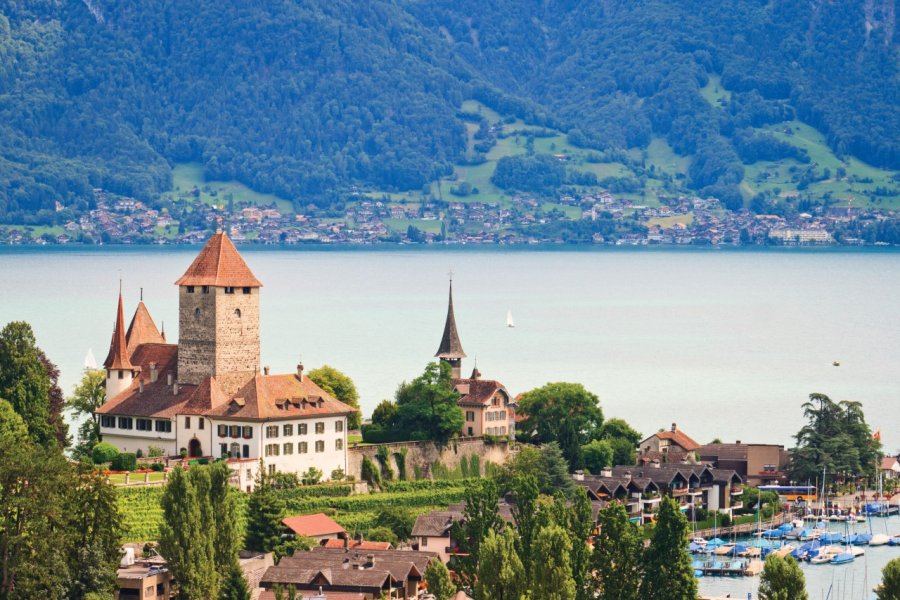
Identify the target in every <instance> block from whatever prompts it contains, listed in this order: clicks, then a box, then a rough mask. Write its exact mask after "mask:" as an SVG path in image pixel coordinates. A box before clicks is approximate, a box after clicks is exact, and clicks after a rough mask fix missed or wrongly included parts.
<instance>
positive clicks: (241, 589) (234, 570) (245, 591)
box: [219, 565, 253, 600]
mask: <svg viewBox="0 0 900 600" xmlns="http://www.w3.org/2000/svg"><path fill="white" fill-rule="evenodd" d="M252 597H253V596H252V595H251V594H250V587H249V586H248V585H247V580H246V579H244V573H243V572H242V571H241V567H240V565H232V566H231V567H230V568H229V569H228V571H227V572H226V573H225V580H224V581H222V591H221V592H220V593H219V599H220V600H250V599H251V598H252Z"/></svg>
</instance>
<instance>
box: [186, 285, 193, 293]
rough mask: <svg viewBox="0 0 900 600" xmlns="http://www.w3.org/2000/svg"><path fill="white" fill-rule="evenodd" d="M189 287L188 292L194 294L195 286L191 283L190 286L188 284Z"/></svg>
mask: <svg viewBox="0 0 900 600" xmlns="http://www.w3.org/2000/svg"><path fill="white" fill-rule="evenodd" d="M187 287H188V290H187V292H188V294H193V293H194V286H192V285H189V286H187Z"/></svg>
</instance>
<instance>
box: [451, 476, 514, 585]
mask: <svg viewBox="0 0 900 600" xmlns="http://www.w3.org/2000/svg"><path fill="white" fill-rule="evenodd" d="M499 498H500V489H499V488H498V487H497V484H496V483H495V482H493V481H492V480H490V479H482V480H479V481H478V483H477V484H475V485H471V486H469V487H467V488H466V492H465V506H466V508H465V513H464V515H463V519H462V521H456V522H454V523H453V526H452V527H451V531H450V537H451V538H453V539H454V540H456V542H457V544H459V546H460V548H461V549H462V551H463V553H464V554H465V555H464V556H459V555H457V556H454V557H453V558H452V562H451V565H453V570H454V571H455V572H456V573H457V575H458V576H459V578H460V580H461V581H462V582H463V585H464V586H466V587H467V588H469V589H471V588H472V587H473V586H474V580H475V576H476V574H477V570H478V561H479V560H480V553H479V551H480V548H481V544H482V542H483V541H484V540H485V538H486V537H487V535H488V531H490V530H494V531H499V529H500V527H501V525H502V521H501V519H500V513H499V510H498V508H497V500H498V499H499Z"/></svg>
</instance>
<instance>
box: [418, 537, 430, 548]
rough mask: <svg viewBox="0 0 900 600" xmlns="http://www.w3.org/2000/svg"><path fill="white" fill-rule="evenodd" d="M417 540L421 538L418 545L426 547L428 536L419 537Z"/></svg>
mask: <svg viewBox="0 0 900 600" xmlns="http://www.w3.org/2000/svg"><path fill="white" fill-rule="evenodd" d="M419 540H421V541H420V542H419V545H420V546H422V547H423V548H427V547H428V538H427V537H422V538H419Z"/></svg>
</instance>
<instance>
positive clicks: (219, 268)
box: [175, 233, 262, 288]
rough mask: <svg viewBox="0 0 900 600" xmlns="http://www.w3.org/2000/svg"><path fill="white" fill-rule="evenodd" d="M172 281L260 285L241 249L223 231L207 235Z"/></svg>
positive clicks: (237, 285) (213, 284)
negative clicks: (203, 243) (178, 276)
mask: <svg viewBox="0 0 900 600" xmlns="http://www.w3.org/2000/svg"><path fill="white" fill-rule="evenodd" d="M175 285H211V286H215V287H257V288H258V287H262V284H261V283H260V282H259V280H258V279H257V278H256V277H255V276H254V275H253V272H252V271H250V267H248V266H247V263H245V262H244V259H243V258H242V257H241V253H240V252H238V250H237V248H235V247H234V244H233V243H232V242H231V240H230V239H228V236H227V235H225V234H224V233H217V234H215V235H214V236H212V237H211V238H209V241H208V242H206V245H205V246H204V247H203V250H201V251H200V254H198V255H197V258H195V259H194V262H192V263H191V266H190V267H188V270H187V271H185V272H184V275H182V276H181V278H180V279H179V280H178V281H176V282H175Z"/></svg>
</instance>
